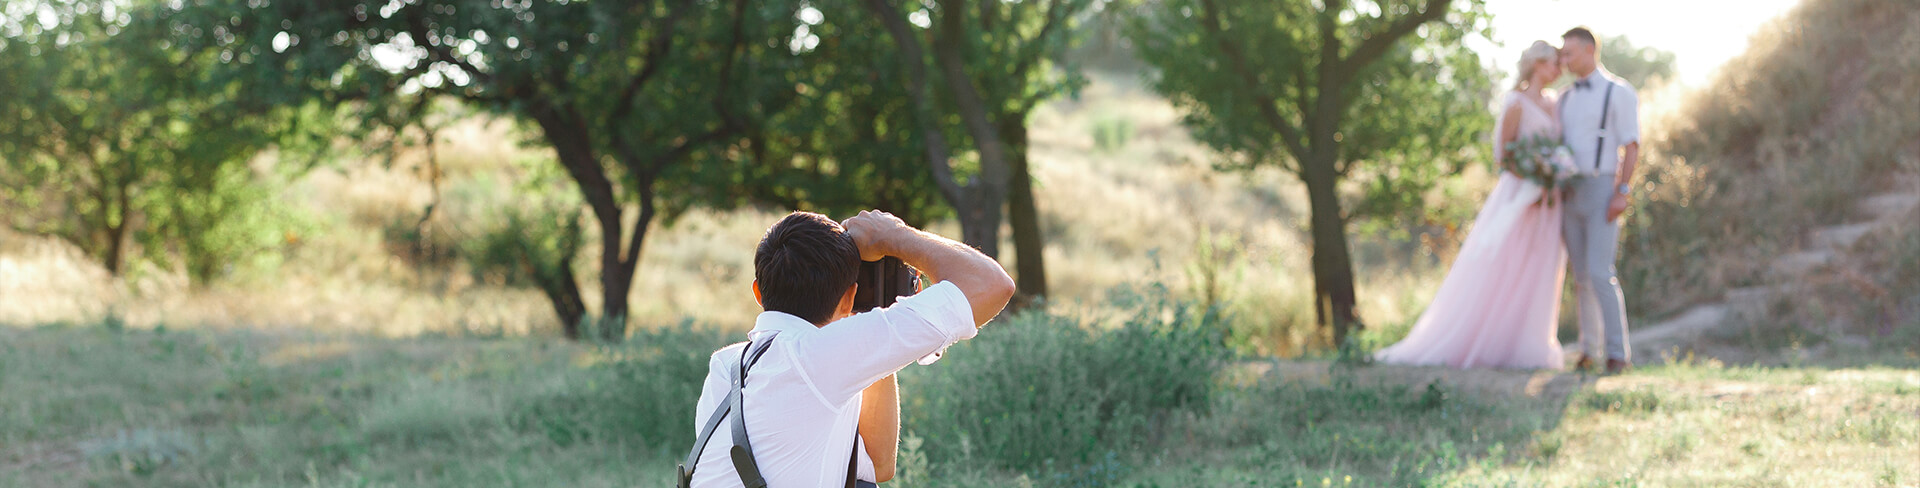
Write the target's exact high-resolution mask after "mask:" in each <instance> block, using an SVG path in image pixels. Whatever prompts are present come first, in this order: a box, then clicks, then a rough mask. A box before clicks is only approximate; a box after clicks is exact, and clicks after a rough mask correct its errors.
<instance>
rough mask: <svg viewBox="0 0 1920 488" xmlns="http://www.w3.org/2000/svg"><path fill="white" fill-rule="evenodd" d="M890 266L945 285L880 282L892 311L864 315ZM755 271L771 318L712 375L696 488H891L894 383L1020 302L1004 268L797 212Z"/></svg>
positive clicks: (939, 242)
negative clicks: (870, 485)
mask: <svg viewBox="0 0 1920 488" xmlns="http://www.w3.org/2000/svg"><path fill="white" fill-rule="evenodd" d="M883 258H897V259H898V261H901V262H904V263H905V264H906V265H910V266H913V267H914V268H918V269H919V270H921V271H922V272H924V273H925V274H926V276H927V277H929V278H930V279H931V281H932V282H933V283H935V284H934V285H933V286H930V287H927V288H926V289H925V290H921V291H919V293H917V294H916V293H913V290H912V289H898V285H897V283H898V281H897V280H881V281H882V282H886V283H887V284H883V285H877V288H879V289H877V290H869V292H878V293H867V294H865V295H869V296H875V297H878V298H880V300H879V303H878V305H885V304H888V303H892V306H888V307H885V308H873V309H872V310H871V311H867V312H863V313H855V312H856V305H857V304H856V303H855V302H856V301H857V300H856V296H857V295H861V293H859V292H860V290H858V288H859V286H857V285H856V283H872V282H873V281H874V280H867V279H862V276H861V274H862V270H863V268H862V262H863V261H866V262H872V261H882V260H883ZM868 264H869V266H868V269H873V267H872V266H871V264H873V263H868ZM753 266H754V284H753V292H754V298H755V299H757V300H758V301H759V302H760V305H761V307H762V308H763V309H764V310H765V311H764V312H762V313H761V314H760V316H759V317H758V318H757V319H755V322H754V327H753V330H751V331H749V332H748V333H747V339H748V342H746V343H743V344H735V345H732V346H728V347H726V348H723V349H721V350H719V351H717V352H715V353H714V354H713V357H712V359H711V360H710V361H709V362H708V374H707V380H706V383H705V385H704V386H703V387H702V389H701V392H700V401H699V405H698V407H697V409H696V410H695V416H696V418H695V422H694V423H695V428H696V429H698V431H697V434H698V435H699V437H700V440H699V441H696V443H695V445H694V448H693V452H691V453H689V456H688V460H687V462H686V463H685V464H683V465H682V466H681V468H680V482H681V484H682V485H683V486H694V487H735V486H743V487H747V488H760V487H767V486H771V487H774V488H789V487H796V488H797V487H825V486H849V487H851V486H855V485H856V478H858V479H860V480H865V481H876V482H877V481H887V480H888V479H891V478H892V476H893V463H894V456H895V452H894V449H895V446H894V444H895V442H894V441H895V440H896V439H897V438H898V433H899V404H898V402H899V398H898V396H897V394H896V393H895V390H894V383H893V374H894V373H895V372H897V371H899V370H900V369H902V368H905V367H906V366H907V365H909V364H912V363H913V362H914V361H915V360H916V359H922V360H923V361H922V362H923V363H924V362H927V361H930V360H931V359H932V358H934V357H936V355H937V353H938V352H939V351H941V350H943V349H944V348H946V346H948V345H951V344H953V343H955V342H958V341H961V340H965V339H968V338H971V337H973V336H974V334H975V333H976V332H977V329H978V328H979V327H980V326H982V325H985V324H986V323H987V321H988V320H991V319H992V318H993V317H994V316H995V315H997V314H999V313H1000V310H1001V309H1002V308H1005V307H1006V304H1007V300H1008V299H1009V298H1011V297H1012V296H1013V279H1012V278H1010V277H1008V276H1007V272H1006V270H1004V269H1002V268H1001V267H1000V264H999V263H998V262H995V261H994V260H993V258H990V257H987V256H986V255H984V254H981V253H980V252H979V251H977V250H974V249H973V248H971V247H968V246H966V245H964V244H961V243H958V242H954V241H952V240H949V239H946V238H944V237H940V236H937V235H934V234H930V233H927V232H924V231H921V230H918V229H914V228H912V227H909V226H907V225H906V223H904V222H902V221H900V219H898V218H896V217H894V216H893V215H890V214H887V213H885V212H878V211H865V212H860V213H859V215H855V216H854V217H853V218H850V219H847V221H846V222H845V223H844V224H837V223H834V222H833V221H832V220H830V219H827V218H826V217H825V216H822V215H820V214H815V213H809V212H794V213H793V214H791V215H788V216H787V217H786V218H784V219H781V220H780V222H779V223H776V224H774V225H773V227H771V228H769V229H767V234H766V237H764V238H762V239H761V241H760V245H759V248H758V249H757V250H756V251H755V254H754V260H753ZM902 274H903V273H901V272H886V271H881V272H877V273H876V275H878V276H881V277H885V276H887V275H895V276H898V275H902ZM890 290H897V291H890ZM906 294H911V295H912V296H908V297H903V298H899V299H898V302H897V303H894V302H893V299H894V298H895V296H897V295H906ZM866 305H867V306H872V305H875V304H866ZM868 441H871V442H868ZM861 454H865V455H864V456H862V455H861ZM862 460H866V461H867V462H860V461H862Z"/></svg>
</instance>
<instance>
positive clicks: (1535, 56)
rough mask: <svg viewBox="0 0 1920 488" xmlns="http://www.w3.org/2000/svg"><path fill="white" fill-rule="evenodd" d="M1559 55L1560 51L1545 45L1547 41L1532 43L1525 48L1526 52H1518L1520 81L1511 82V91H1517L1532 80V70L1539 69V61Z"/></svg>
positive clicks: (1550, 45)
mask: <svg viewBox="0 0 1920 488" xmlns="http://www.w3.org/2000/svg"><path fill="white" fill-rule="evenodd" d="M1559 55H1560V50H1559V49H1554V47H1553V45H1552V44H1547V41H1533V45H1531V46H1527V50H1525V51H1521V52H1520V71H1519V73H1520V79H1519V80H1515V81H1514V82H1513V89H1515V90H1519V89H1521V88H1524V87H1526V86H1527V81H1529V80H1532V79H1533V70H1534V69H1537V68H1539V67H1540V62H1541V61H1547V60H1550V59H1553V58H1554V57H1557V56H1559Z"/></svg>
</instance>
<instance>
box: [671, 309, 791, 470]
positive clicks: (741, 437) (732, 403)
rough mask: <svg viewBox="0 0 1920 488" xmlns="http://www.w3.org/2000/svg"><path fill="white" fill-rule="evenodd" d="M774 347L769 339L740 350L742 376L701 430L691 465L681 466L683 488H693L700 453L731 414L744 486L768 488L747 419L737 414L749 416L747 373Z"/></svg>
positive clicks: (735, 466) (735, 453)
mask: <svg viewBox="0 0 1920 488" xmlns="http://www.w3.org/2000/svg"><path fill="white" fill-rule="evenodd" d="M772 344H773V337H768V338H767V340H766V341H763V342H761V343H760V344H758V346H760V347H758V348H755V347H753V346H755V345H756V344H753V343H752V342H748V343H747V347H742V348H740V359H741V363H742V364H741V365H740V372H739V373H738V374H735V375H734V377H733V378H732V379H731V380H730V381H729V382H730V383H732V384H733V387H732V388H730V389H728V391H727V397H726V398H725V399H722V400H720V406H719V407H717V408H714V410H713V415H711V416H708V417H707V425H705V426H703V427H701V428H700V437H699V438H697V439H694V441H693V452H690V453H687V461H686V462H684V463H681V464H680V472H679V474H680V485H679V486H680V488H689V487H691V486H692V485H693V469H694V465H696V464H699V462H700V451H704V450H706V449H707V440H708V439H711V438H713V432H714V431H716V430H720V421H721V419H724V418H726V417H727V412H729V411H732V412H735V413H736V415H734V416H733V449H732V452H731V454H732V455H733V470H734V471H735V472H737V473H739V474H740V483H741V484H743V485H746V486H747V488H766V486H767V480H766V478H764V477H762V476H760V466H759V465H758V464H756V463H754V462H753V448H752V447H750V446H748V445H747V423H746V420H745V416H744V415H737V413H739V412H745V410H742V403H741V402H742V401H743V400H744V399H743V398H742V397H744V396H745V395H743V394H742V390H744V389H745V388H746V386H747V369H748V368H751V367H753V365H754V363H758V362H760V356H761V355H764V354H766V353H767V346H770V345H772ZM743 461H744V462H743Z"/></svg>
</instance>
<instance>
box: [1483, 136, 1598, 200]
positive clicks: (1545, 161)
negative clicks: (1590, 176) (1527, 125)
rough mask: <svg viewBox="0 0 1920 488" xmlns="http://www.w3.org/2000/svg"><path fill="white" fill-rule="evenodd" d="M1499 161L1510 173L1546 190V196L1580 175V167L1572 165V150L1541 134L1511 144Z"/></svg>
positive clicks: (1516, 140) (1525, 137)
mask: <svg viewBox="0 0 1920 488" xmlns="http://www.w3.org/2000/svg"><path fill="white" fill-rule="evenodd" d="M1500 162H1501V163H1502V167H1503V168H1505V169H1506V170H1507V171H1512V172H1513V174H1515V175H1519V176H1520V177H1521V178H1524V179H1526V180H1528V181H1532V182H1534V183H1537V184H1539V185H1540V186H1541V187H1542V188H1545V189H1546V192H1547V194H1552V192H1553V190H1554V189H1556V188H1559V187H1560V186H1561V185H1562V184H1564V183H1566V182H1567V180H1571V179H1573V177H1575V176H1579V175H1580V167H1579V166H1578V165H1575V164H1574V162H1573V149H1572V148H1568V147H1567V145H1566V144H1561V143H1560V141H1556V140H1553V139H1552V138H1550V137H1547V136H1545V135H1541V134H1534V135H1530V136H1524V137H1521V138H1519V139H1515V140H1514V141H1513V142H1511V143H1508V144H1507V147H1506V153H1505V158H1503V159H1502V160H1501V161H1500Z"/></svg>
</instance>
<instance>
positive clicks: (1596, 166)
mask: <svg viewBox="0 0 1920 488" xmlns="http://www.w3.org/2000/svg"><path fill="white" fill-rule="evenodd" d="M1609 108H1613V80H1607V94H1606V95H1605V97H1604V98H1601V99H1600V135H1599V136H1596V137H1594V138H1593V170H1594V171H1600V158H1601V157H1602V156H1604V155H1605V154H1603V153H1604V152H1606V150H1607V109H1609Z"/></svg>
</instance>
